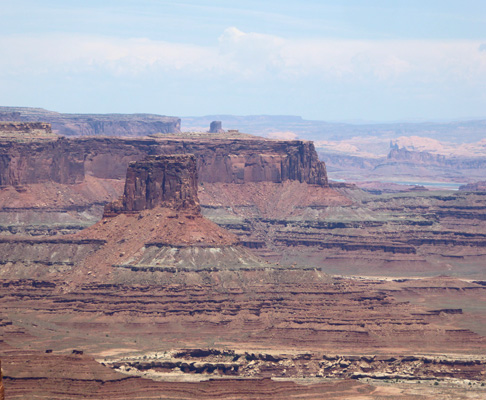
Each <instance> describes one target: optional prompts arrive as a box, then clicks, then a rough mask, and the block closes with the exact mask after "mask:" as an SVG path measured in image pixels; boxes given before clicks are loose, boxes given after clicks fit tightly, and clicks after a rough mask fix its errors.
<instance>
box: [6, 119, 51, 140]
mask: <svg viewBox="0 0 486 400" xmlns="http://www.w3.org/2000/svg"><path fill="white" fill-rule="evenodd" d="M56 137H57V136H56V135H55V134H53V133H52V128H51V124H48V123H45V122H3V121H0V138H14V139H28V138H56Z"/></svg>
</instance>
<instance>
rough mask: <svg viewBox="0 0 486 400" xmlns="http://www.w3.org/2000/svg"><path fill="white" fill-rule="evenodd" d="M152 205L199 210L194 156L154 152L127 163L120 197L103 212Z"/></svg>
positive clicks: (107, 214)
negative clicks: (150, 155)
mask: <svg viewBox="0 0 486 400" xmlns="http://www.w3.org/2000/svg"><path fill="white" fill-rule="evenodd" d="M155 207H167V208H171V209H175V210H177V209H184V210H194V211H199V200H198V198H197V172H196V158H195V157H194V156H193V155H173V156H154V157H149V158H147V159H145V160H143V161H138V162H135V161H133V162H131V163H130V164H129V166H128V170H127V177H126V180H125V191H124V194H123V197H122V198H121V199H119V200H118V201H115V202H113V203H110V204H108V205H107V206H106V207H105V212H104V215H105V216H110V215H117V214H119V213H122V212H123V213H130V212H138V211H142V210H147V209H153V208H155Z"/></svg>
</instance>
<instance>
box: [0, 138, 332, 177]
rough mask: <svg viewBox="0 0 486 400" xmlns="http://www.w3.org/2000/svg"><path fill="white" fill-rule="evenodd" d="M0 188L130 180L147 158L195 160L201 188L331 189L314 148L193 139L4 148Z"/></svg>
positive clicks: (271, 142)
mask: <svg viewBox="0 0 486 400" xmlns="http://www.w3.org/2000/svg"><path fill="white" fill-rule="evenodd" d="M0 154H1V155H0V185H12V186H16V185H24V184H32V183H42V182H45V181H49V180H52V181H54V182H59V183H76V182H80V181H82V180H83V179H84V176H85V175H91V176H94V177H97V178H103V179H120V178H124V177H125V174H126V170H127V166H128V163H129V162H130V161H139V160H142V159H143V158H145V157H146V156H147V155H162V154H194V155H195V156H196V160H197V171H198V175H199V180H200V181H201V182H225V183H247V182H284V181H287V180H294V181H299V182H305V183H309V184H314V185H320V186H327V185H328V182H327V174H326V168H325V165H324V163H322V162H320V161H319V159H318V156H317V153H316V151H315V148H314V145H313V144H312V143H311V142H305V141H301V140H294V141H277V140H266V139H256V138H255V139H228V138H207V139H204V138H203V139H200V138H198V139H193V138H190V137H184V136H181V137H171V138H168V139H162V138H144V139H114V138H113V139H108V138H103V139H101V138H82V139H64V138H59V139H57V140H52V141H41V140H32V141H29V142H26V143H24V142H19V141H14V140H12V141H4V142H0Z"/></svg>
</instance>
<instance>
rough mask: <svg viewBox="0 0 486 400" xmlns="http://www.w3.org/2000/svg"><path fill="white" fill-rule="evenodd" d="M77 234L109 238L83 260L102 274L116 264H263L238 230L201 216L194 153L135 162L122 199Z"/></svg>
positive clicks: (137, 268) (136, 267)
mask: <svg viewBox="0 0 486 400" xmlns="http://www.w3.org/2000/svg"><path fill="white" fill-rule="evenodd" d="M74 237H75V238H77V239H80V238H81V239H90V240H93V239H95V240H102V241H105V244H104V245H103V246H102V247H101V248H100V249H99V250H97V251H95V252H94V253H92V254H91V255H90V256H89V257H88V258H87V259H86V260H85V261H84V263H83V264H84V265H85V266H86V267H87V268H88V269H89V270H96V271H98V272H100V271H101V272H102V273H103V271H105V272H107V271H108V270H110V269H111V268H112V267H115V269H118V270H119V269H120V268H124V269H130V270H131V271H140V270H144V271H147V270H149V271H150V270H167V269H171V268H182V269H194V268H195V269H205V268H210V267H211V268H218V267H220V268H226V267H227V266H229V267H230V268H233V267H236V268H240V267H247V266H249V265H251V266H256V265H259V264H260V263H261V261H260V260H259V259H258V258H257V257H255V256H254V255H252V254H251V253H250V252H249V251H248V250H245V249H244V248H243V247H242V246H241V245H240V244H239V240H238V238H237V237H236V236H235V235H234V234H232V233H230V232H228V231H226V230H225V229H223V228H221V227H219V226H218V225H216V224H215V223H213V222H211V221H209V220H208V219H206V218H204V217H203V216H202V214H201V210H200V206H199V199H198V196H197V169H196V158H195V157H194V155H192V154H185V155H183V154H179V155H167V156H149V157H147V158H146V159H144V160H142V161H138V162H132V163H130V164H129V166H128V170H127V179H126V181H125V189H124V193H123V195H122V197H121V198H120V199H118V200H116V201H114V202H112V203H110V204H108V205H107V206H106V207H105V213H104V217H103V219H102V220H101V221H99V222H98V223H97V224H95V225H93V226H91V227H90V228H88V229H85V230H84V231H82V232H80V233H79V234H77V235H75V236H74ZM130 279H132V278H130Z"/></svg>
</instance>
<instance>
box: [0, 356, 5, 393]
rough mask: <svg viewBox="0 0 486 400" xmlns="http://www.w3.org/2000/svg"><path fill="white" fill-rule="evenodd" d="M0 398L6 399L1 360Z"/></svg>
mask: <svg viewBox="0 0 486 400" xmlns="http://www.w3.org/2000/svg"><path fill="white" fill-rule="evenodd" d="M0 400H5V387H4V386H3V370H2V363H1V362H0Z"/></svg>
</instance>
